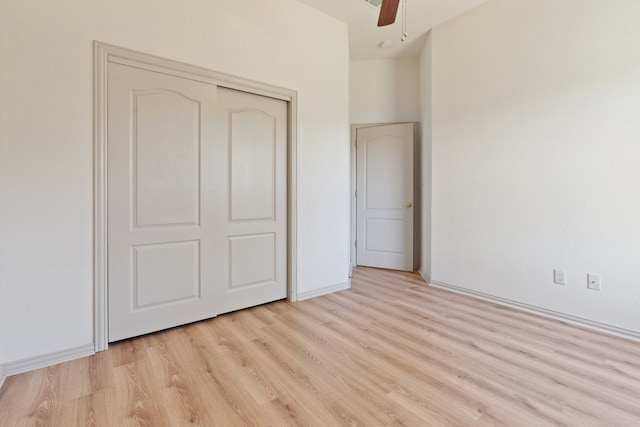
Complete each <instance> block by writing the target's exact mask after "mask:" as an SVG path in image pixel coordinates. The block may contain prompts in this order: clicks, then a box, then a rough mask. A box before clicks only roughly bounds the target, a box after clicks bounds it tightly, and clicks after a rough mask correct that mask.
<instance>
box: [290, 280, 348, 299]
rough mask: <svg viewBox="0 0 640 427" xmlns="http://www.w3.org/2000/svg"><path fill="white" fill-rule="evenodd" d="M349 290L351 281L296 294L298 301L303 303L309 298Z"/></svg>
mask: <svg viewBox="0 0 640 427" xmlns="http://www.w3.org/2000/svg"><path fill="white" fill-rule="evenodd" d="M350 288H351V279H349V280H348V281H346V282H344V283H340V284H337V285H333V286H327V287H326V288H321V289H315V290H313V291H308V292H299V293H298V301H304V300H306V299H309V298H315V297H319V296H322V295H327V294H331V293H333V292H338V291H344V290H345V289H350Z"/></svg>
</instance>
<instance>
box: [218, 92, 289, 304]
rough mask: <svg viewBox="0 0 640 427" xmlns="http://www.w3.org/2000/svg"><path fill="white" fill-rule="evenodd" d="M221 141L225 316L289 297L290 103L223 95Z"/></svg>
mask: <svg viewBox="0 0 640 427" xmlns="http://www.w3.org/2000/svg"><path fill="white" fill-rule="evenodd" d="M218 120H219V123H220V125H219V126H217V130H218V132H219V138H218V139H219V140H220V141H224V142H225V146H226V148H227V156H228V168H227V169H226V174H227V179H228V181H227V183H226V186H225V188H226V189H227V194H226V197H225V198H224V199H223V200H219V202H220V203H224V202H226V212H225V214H226V215H225V221H224V223H223V224H221V226H222V229H223V232H224V240H223V241H219V242H217V243H218V244H219V245H220V246H219V248H218V251H217V252H220V253H224V254H225V267H226V271H225V276H226V277H224V280H223V278H222V277H221V278H220V279H221V282H224V286H221V287H218V288H217V289H218V291H219V292H220V294H219V295H220V297H219V301H220V305H219V307H220V313H226V312H229V311H234V310H238V309H241V308H245V307H249V306H254V305H258V304H263V303H266V302H270V301H274V300H278V299H283V298H286V296H287V273H286V271H287V197H286V195H287V103H286V102H284V101H280V100H276V99H273V98H267V97H263V96H259V95H254V94H249V93H245V92H239V91H234V90H230V89H224V88H220V89H219V91H218Z"/></svg>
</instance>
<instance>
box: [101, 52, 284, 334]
mask: <svg viewBox="0 0 640 427" xmlns="http://www.w3.org/2000/svg"><path fill="white" fill-rule="evenodd" d="M286 109H287V104H286V102H284V101H279V100H275V99H271V98H266V97H262V96H258V95H252V94H247V93H244V92H239V91H233V90H229V89H223V88H219V87H217V86H215V85H212V84H207V83H203V82H198V81H194V80H190V79H187V78H181V77H176V76H172V75H169V74H164V73H159V72H154V71H149V70H144V69H140V68H135V67H131V66H127V65H121V64H114V63H110V64H109V70H108V124H107V132H108V142H107V150H108V153H107V155H108V176H107V185H108V246H109V249H108V257H109V267H108V268H109V270H108V272H109V283H108V288H109V341H117V340H121V339H124V338H129V337H133V336H137V335H142V334H146V333H150V332H154V331H158V330H161V329H166V328H170V327H174V326H178V325H182V324H185V323H190V322H194V321H197V320H202V319H206V318H210V317H214V316H216V315H218V314H220V313H225V312H229V311H234V310H238V309H241V308H246V307H251V306H254V305H258V304H263V303H266V302H270V301H274V300H278V299H282V298H285V297H286V292H287V277H286V263H287V248H286V242H287V216H286V215H287V200H286V191H287V184H286V182H287V179H286V178H287V164H286V161H287V123H286V120H287V111H286Z"/></svg>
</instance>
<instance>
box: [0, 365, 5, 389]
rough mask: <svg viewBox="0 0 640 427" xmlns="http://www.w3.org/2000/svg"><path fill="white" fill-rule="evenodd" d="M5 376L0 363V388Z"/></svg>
mask: <svg viewBox="0 0 640 427" xmlns="http://www.w3.org/2000/svg"><path fill="white" fill-rule="evenodd" d="M6 378H7V377H6V376H5V375H4V371H3V370H2V365H0V389H2V384H4V380H5V379H6Z"/></svg>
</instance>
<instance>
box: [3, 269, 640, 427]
mask: <svg viewBox="0 0 640 427" xmlns="http://www.w3.org/2000/svg"><path fill="white" fill-rule="evenodd" d="M352 285H353V288H352V289H351V290H348V291H342V292H338V293H335V294H332V295H327V296H323V297H318V298H315V299H312V300H308V301H304V302H300V303H294V304H291V303H287V302H277V303H274V304H269V305H265V306H262V307H257V308H253V309H249V310H245V311H241V312H237V313H233V314H229V315H224V316H220V317H218V318H216V319H213V320H209V321H204V322H200V323H196V324H192V325H188V326H185V327H181V328H175V329H172V330H168V331H165V332H161V333H156V334H152V335H148V336H144V337H141V338H137V339H133V340H128V341H125V342H121V343H118V344H115V345H111V346H110V347H109V350H108V351H106V352H102V353H98V354H96V355H95V356H92V357H87V358H84V359H79V360H76V361H72V362H68V363H64V364H60V365H57V366H53V367H50V368H45V369H40V370H38V371H34V372H30V373H26V374H22V375H17V376H13V377H10V378H8V379H7V380H6V383H5V385H4V386H3V388H2V390H1V391H0V425H2V426H12V427H13V426H28V425H34V426H35V425H51V426H65V427H67V426H83V427H84V426H94V425H104V426H128V425H142V426H183V425H191V424H193V425H204V426H245V425H247V426H287V425H294V426H301V425H302V426H338V425H361V426H394V427H399V426H510V427H514V426H536V427H541V426H549V425H568V426H580V427H583V426H640V343H635V342H631V341H627V340H624V339H619V338H614V337H610V336H606V335H602V334H598V333H594V332H590V331H586V330H583V329H580V328H576V327H573V326H569V325H566V324H563V323H561V322H557V321H553V320H549V319H544V318H540V317H537V316H534V315H531V314H527V313H521V312H518V311H515V310H511V309H508V308H504V307H500V306H497V305H493V304H490V303H486V302H482V301H478V300H474V299H471V298H468V297H465V296H460V295H457V294H453V293H450V292H447V291H443V290H438V289H434V288H430V287H428V286H426V285H425V284H424V283H423V282H422V280H421V279H420V277H419V276H417V275H416V274H409V273H398V272H389V271H383V270H375V269H365V268H359V269H356V270H355V271H354V279H353V284H352Z"/></svg>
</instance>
